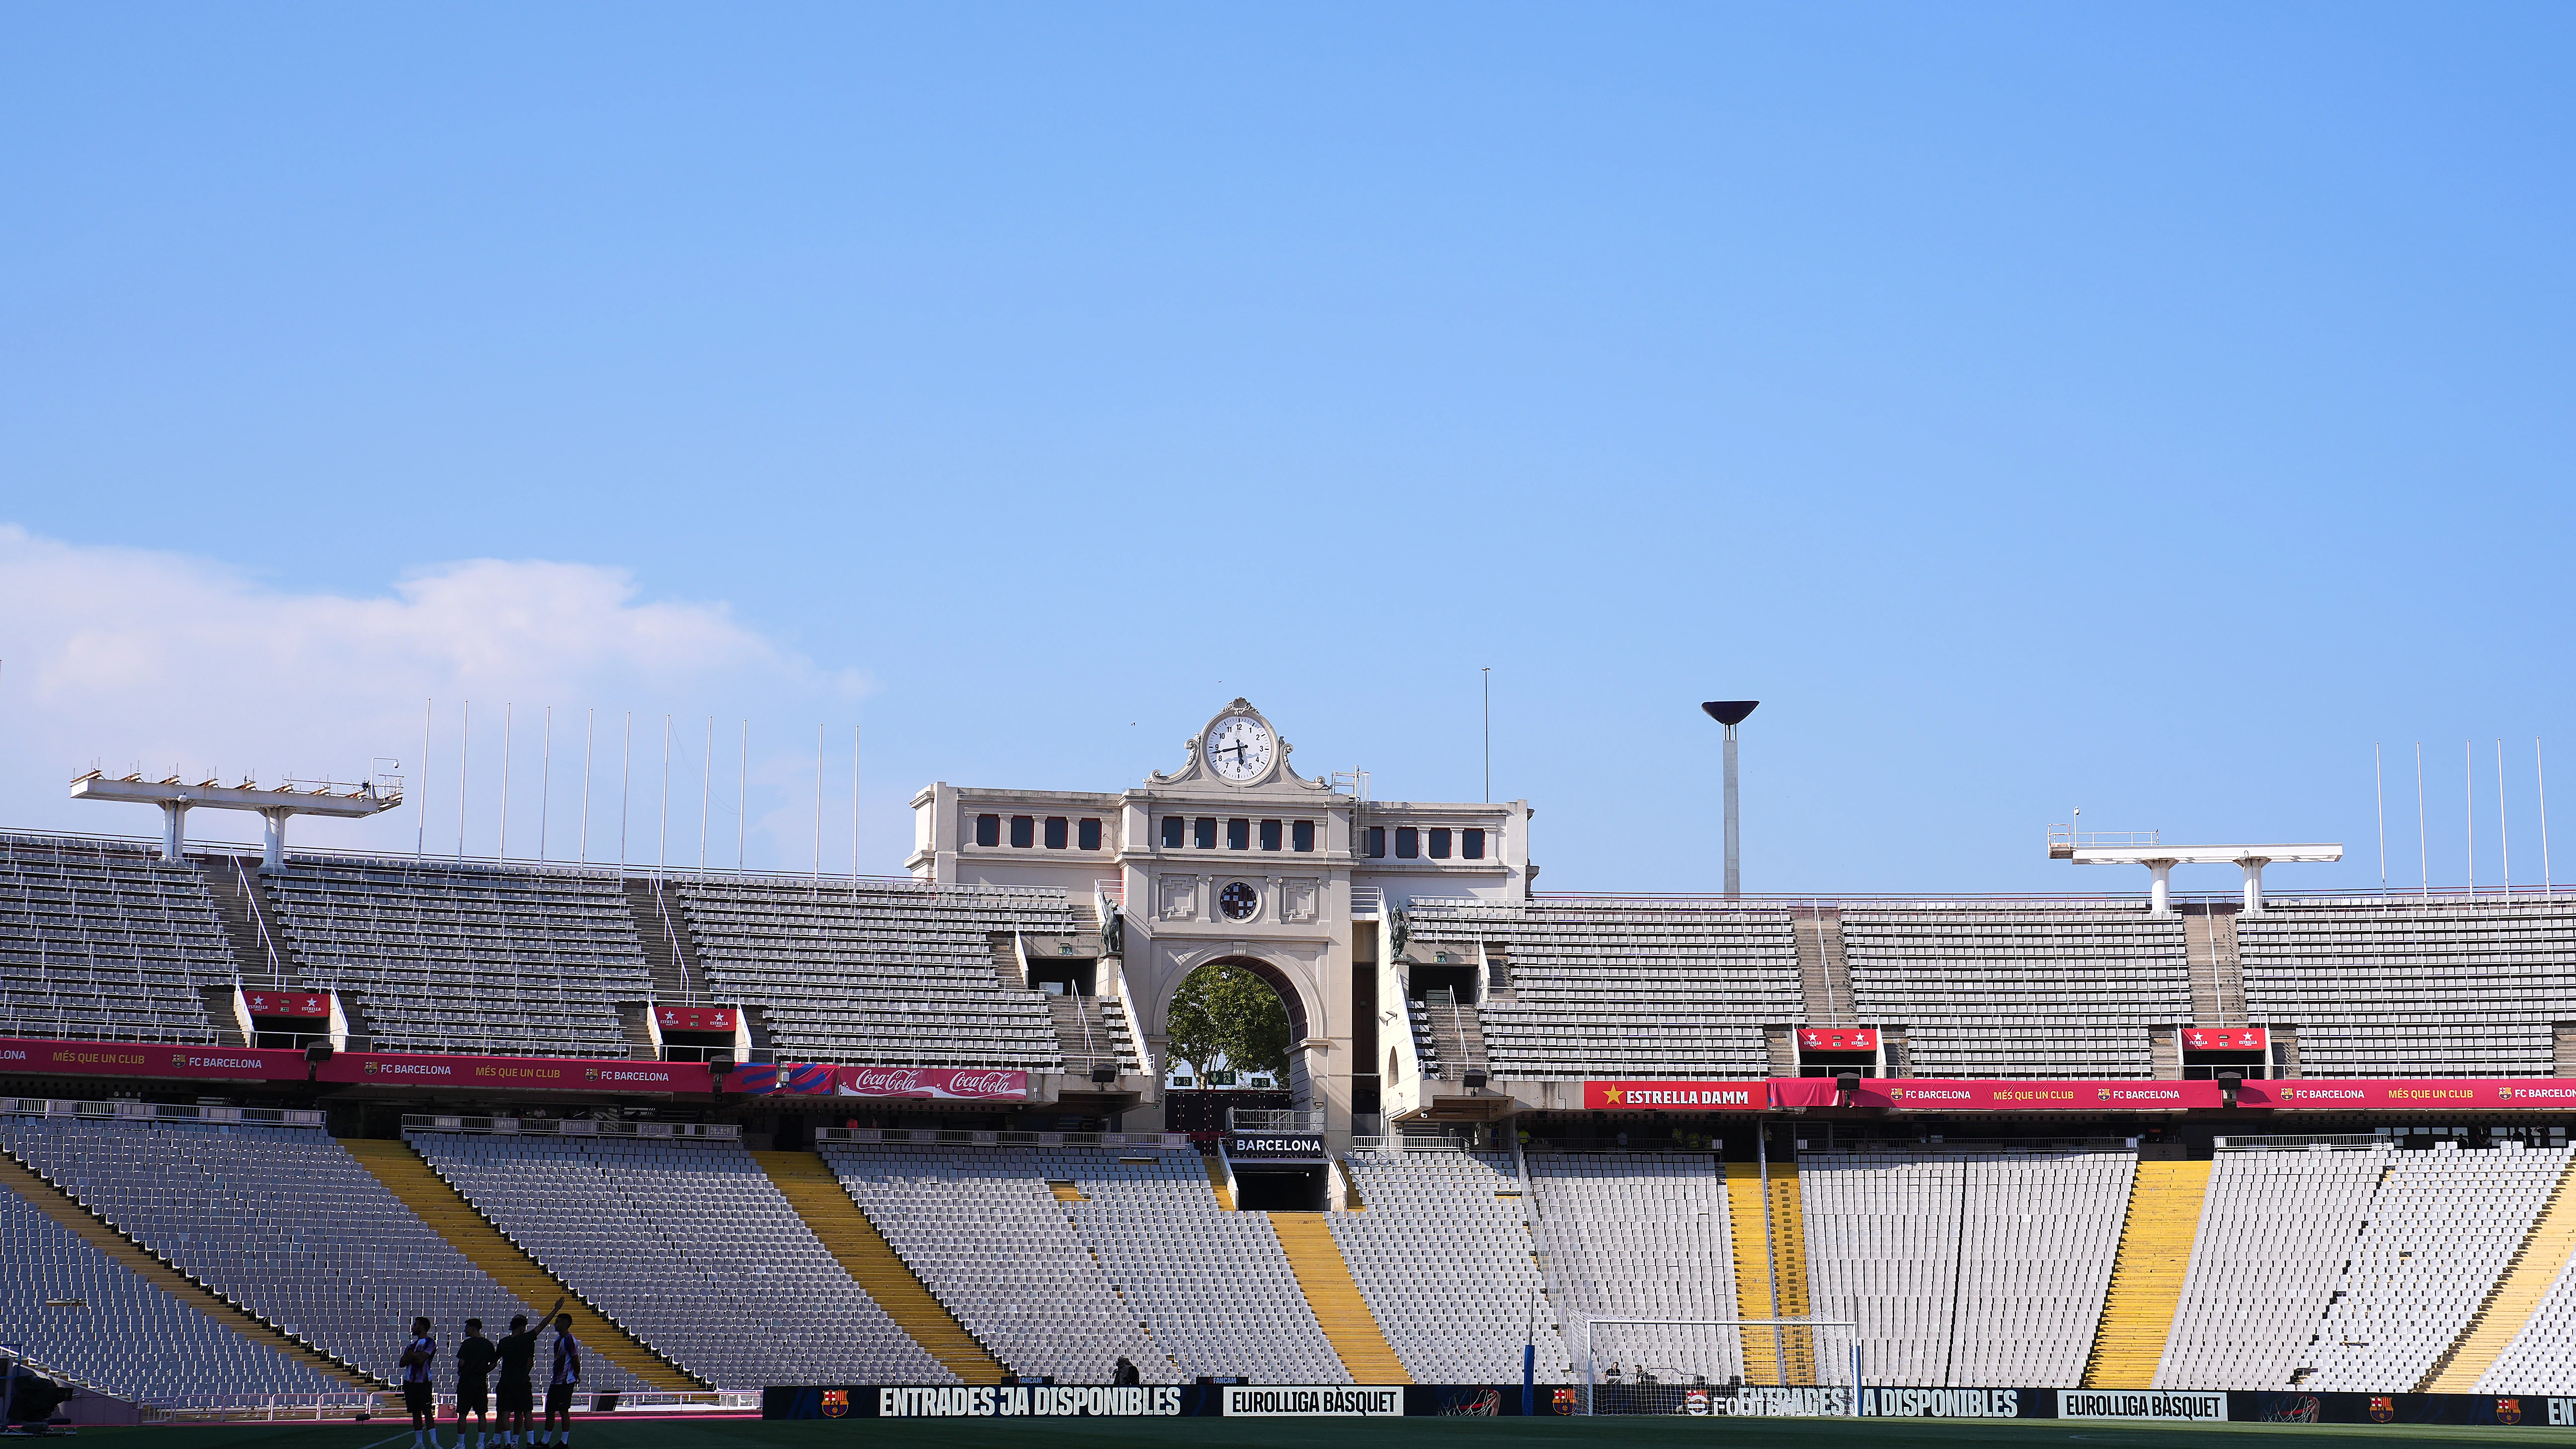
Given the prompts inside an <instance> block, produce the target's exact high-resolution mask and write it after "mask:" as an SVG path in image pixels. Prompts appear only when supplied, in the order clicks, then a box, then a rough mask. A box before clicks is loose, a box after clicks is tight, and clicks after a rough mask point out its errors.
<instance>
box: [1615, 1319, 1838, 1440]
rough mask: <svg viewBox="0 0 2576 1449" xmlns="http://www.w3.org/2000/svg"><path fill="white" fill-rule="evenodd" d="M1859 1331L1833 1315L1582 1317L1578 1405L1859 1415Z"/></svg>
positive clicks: (1630, 1410) (1623, 1410)
mask: <svg viewBox="0 0 2576 1449" xmlns="http://www.w3.org/2000/svg"><path fill="white" fill-rule="evenodd" d="M1856 1327H1857V1325H1855V1324H1853V1323H1852V1322H1850V1321H1848V1320H1844V1319H1829V1318H1593V1319H1586V1320H1585V1321H1584V1324H1583V1363H1582V1371H1583V1383H1582V1394H1583V1401H1582V1410H1581V1411H1582V1412H1583V1413H1586V1414H1719V1415H1735V1414H1741V1415H1760V1416H1766V1417H1779V1416H1792V1415H1795V1416H1834V1417H1839V1416H1845V1415H1857V1414H1858V1413H1859V1412H1860V1345H1859V1341H1858V1338H1857V1336H1856V1334H1855V1332H1854V1330H1855V1328H1856Z"/></svg>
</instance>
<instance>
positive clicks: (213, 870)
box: [188, 855, 295, 1026]
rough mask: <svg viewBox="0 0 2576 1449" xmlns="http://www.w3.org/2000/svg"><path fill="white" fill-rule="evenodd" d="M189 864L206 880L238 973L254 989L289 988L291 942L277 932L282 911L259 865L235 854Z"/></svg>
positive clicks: (206, 857)
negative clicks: (273, 900) (262, 879)
mask: <svg viewBox="0 0 2576 1449" xmlns="http://www.w3.org/2000/svg"><path fill="white" fill-rule="evenodd" d="M188 863H189V864H191V865H193V866H195V867H196V868H197V874H199V875H201V876H203V877H205V881H206V894H207V895H209V896H212V897H213V898H214V902H215V916H216V918H217V919H219V920H221V921H222V922H223V924H224V940H225V942H226V943H227V944H229V945H230V946H231V947H232V951H233V969H234V970H235V971H238V972H240V973H241V978H242V980H244V981H247V982H249V983H250V984H251V985H253V986H262V985H273V986H283V985H285V984H287V981H288V979H289V978H290V977H292V976H293V975H294V974H295V968H294V962H293V960H292V959H291V958H290V957H289V956H288V954H287V950H286V942H285V941H284V940H282V939H280V937H279V936H278V934H277V926H276V921H277V911H276V909H275V908H274V907H273V906H272V905H270V903H269V900H268V888H267V887H266V886H264V885H262V884H261V883H260V879H259V862H258V861H257V860H256V859H248V860H245V859H242V858H240V857H237V856H231V855H198V856H192V857H190V858H189V862H188ZM263 923H265V925H266V934H265V935H263V934H262V926H263ZM231 1020H232V1013H231V1012H230V1011H226V1012H225V1013H224V1015H223V1017H222V1020H221V1021H220V1022H219V1023H218V1025H219V1026H222V1025H228V1024H230V1022H231Z"/></svg>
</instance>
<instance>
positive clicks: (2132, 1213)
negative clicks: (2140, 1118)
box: [2084, 1160, 2210, 1389]
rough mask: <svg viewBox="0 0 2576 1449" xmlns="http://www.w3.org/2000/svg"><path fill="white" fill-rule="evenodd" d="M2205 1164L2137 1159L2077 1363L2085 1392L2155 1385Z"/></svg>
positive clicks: (2205, 1183) (2187, 1265) (2186, 1262)
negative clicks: (2089, 1342)
mask: <svg viewBox="0 0 2576 1449" xmlns="http://www.w3.org/2000/svg"><path fill="white" fill-rule="evenodd" d="M2209 1167H2210V1165H2209V1164H2208V1163H2207V1162H2174V1161H2143V1160H2142V1161H2140V1162H2139V1163H2138V1175H2137V1176H2136V1177H2135V1178H2134V1179H2132V1180H2131V1181H2130V1184H2129V1211H2128V1215H2127V1216H2126V1217H2125V1218H2123V1219H2122V1220H2121V1223H2120V1250H2119V1253H2118V1255H2117V1256H2116V1257H2114V1258H2113V1259H2112V1260H2111V1287H2110V1291H2109V1292H2108V1293H2107V1294H2105V1295H2104V1297H2103V1300H2102V1318H2101V1321H2100V1322H2099V1323H2098V1324H2096V1325H2095V1326H2094V1329H2093V1352H2092V1354H2091V1355H2090V1356H2089V1357H2088V1358H2086V1360H2085V1362H2084V1387H2086V1388H2088V1389H2145V1388H2152V1387H2154V1386H2155V1378H2156V1365H2157V1364H2159V1363H2161V1362H2163V1361H2164V1356H2165V1339H2166V1338H2167V1337H2168V1336H2170V1335H2171V1334H2172V1332H2173V1321H2174V1310H2175V1308H2176V1307H2177V1306H2179V1305H2180V1304H2181V1302H2182V1285H2183V1279H2184V1277H2185V1276H2186V1275H2187V1274H2189V1273H2190V1271H2191V1245H2192V1242H2193V1240H2194V1239H2195V1238H2197V1237H2198V1236H2199V1235H2200V1205H2201V1200H2202V1199H2203V1198H2205V1197H2207V1196H2208V1195H2209Z"/></svg>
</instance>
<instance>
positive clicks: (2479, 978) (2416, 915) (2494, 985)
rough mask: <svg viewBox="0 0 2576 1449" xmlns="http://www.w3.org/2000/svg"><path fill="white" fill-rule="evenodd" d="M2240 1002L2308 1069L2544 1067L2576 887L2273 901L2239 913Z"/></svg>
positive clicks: (2559, 1010)
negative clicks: (2294, 1047) (2489, 896)
mask: <svg viewBox="0 0 2576 1449" xmlns="http://www.w3.org/2000/svg"><path fill="white" fill-rule="evenodd" d="M2236 933H2237V944H2238V951H2239V953H2240V955H2241V958H2242V961H2243V969H2244V973H2245V1007H2246V1012H2247V1014H2248V1015H2249V1016H2250V1017H2251V1018H2252V1019H2253V1020H2255V1021H2258V1022H2264V1021H2278V1022H2292V1023H2296V1024H2297V1026H2298V1045H2299V1063H2300V1071H2301V1073H2302V1074H2303V1075H2306V1076H2311V1077H2343V1076H2349V1077H2450V1076H2460V1077H2526V1076H2530V1077H2545V1076H2551V1075H2553V1074H2555V1073H2556V1071H2557V1064H2556V1056H2555V1053H2554V1051H2553V1045H2554V1040H2555V1038H2554V1034H2553V1031H2552V1024H2553V1023H2554V1022H2557V1021H2560V1020H2563V1019H2566V1018H2567V1017H2568V1015H2569V1009H2568V1001H2569V999H2570V996H2571V994H2576V899H2561V900H2548V899H2541V900H2534V899H2530V898H2527V897H2526V898H2522V899H2518V900H2515V901H2511V902H2506V901H2499V900H2486V901H2470V900H2456V899H2439V898H2437V899H2435V900H2433V901H2431V902H2429V903H2428V902H2422V901H2403V900H2388V901H2371V902H2334V901H2306V900H2290V901H2273V902H2270V903H2268V904H2267V906H2266V908H2265V910H2264V912H2263V913H2262V914H2261V915H2258V916H2243V917H2240V918H2238V920H2237V923H2236Z"/></svg>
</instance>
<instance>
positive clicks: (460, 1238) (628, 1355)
mask: <svg viewBox="0 0 2576 1449" xmlns="http://www.w3.org/2000/svg"><path fill="white" fill-rule="evenodd" d="M340 1147H341V1149H342V1150H344V1151H346V1152H347V1153H348V1154H349V1155H350V1156H351V1157H354V1158H356V1159H358V1163H359V1165H360V1166H362V1167H364V1168H366V1169H367V1171H369V1172H371V1173H373V1174H375V1178H376V1180H377V1181H378V1182H381V1183H383V1184H384V1185H385V1188H386V1190H387V1191H389V1192H391V1193H392V1194H393V1195H394V1196H395V1197H396V1198H399V1199H401V1201H402V1205H403V1206H405V1207H407V1208H409V1209H411V1211H412V1215H413V1216H415V1217H417V1218H419V1219H420V1220H421V1221H422V1222H425V1223H427V1224H429V1226H430V1228H431V1230H432V1231H434V1232H436V1233H437V1234H438V1235H439V1236H440V1237H442V1238H445V1239H446V1240H447V1242H448V1245H449V1246H450V1247H452V1248H454V1249H456V1251H458V1252H460V1253H462V1254H464V1255H465V1257H466V1259H467V1261H469V1262H471V1263H473V1265H474V1266H475V1267H477V1268H480V1269H482V1270H483V1271H484V1272H486V1273H489V1274H491V1275H492V1281H494V1282H496V1283H498V1284H500V1285H501V1286H502V1287H503V1288H505V1289H508V1290H509V1291H510V1293H511V1294H512V1296H514V1297H516V1298H517V1299H518V1300H519V1301H520V1302H522V1303H525V1304H527V1305H528V1307H529V1308H530V1309H532V1310H534V1311H535V1312H537V1313H543V1312H545V1311H546V1305H547V1304H549V1303H552V1302H554V1301H555V1300H556V1299H558V1298H560V1299H562V1300H564V1306H563V1311H564V1312H566V1313H569V1314H571V1315H572V1331H573V1336H574V1337H575V1338H576V1339H578V1340H580V1342H581V1345H582V1347H583V1348H585V1349H588V1350H589V1351H591V1352H593V1353H596V1354H598V1355H599V1356H600V1357H601V1358H604V1359H606V1360H608V1361H609V1362H610V1363H613V1364H615V1365H617V1366H618V1367H619V1368H622V1369H624V1370H626V1371H627V1372H628V1373H631V1374H633V1375H635V1376H636V1377H637V1378H639V1379H642V1380H643V1381H644V1382H645V1383H647V1384H650V1385H651V1386H653V1387H654V1388H657V1389H703V1388H708V1387H710V1385H708V1384H705V1383H701V1382H700V1381H698V1380H697V1379H696V1378H694V1377H691V1376H690V1374H689V1373H688V1372H687V1371H686V1370H684V1369H682V1368H681V1367H680V1366H679V1365H677V1364H675V1363H673V1362H671V1361H670V1360H669V1359H667V1358H664V1357H663V1356H662V1355H660V1354H658V1353H656V1352H654V1351H653V1350H652V1349H651V1348H650V1347H648V1346H647V1345H645V1344H644V1343H643V1342H642V1341H640V1340H638V1339H636V1338H635V1337H634V1336H632V1335H630V1334H629V1333H627V1331H626V1330H625V1329H623V1328H620V1327H618V1326H617V1324H616V1322H615V1321H614V1320H612V1319H610V1318H609V1317H608V1316H607V1315H606V1314H604V1313H601V1312H600V1311H599V1310H598V1309H596V1308H594V1307H592V1306H591V1305H590V1304H589V1303H588V1302H587V1301H585V1300H584V1299H583V1298H582V1297H581V1295H580V1294H577V1293H575V1292H573V1291H572V1289H571V1288H570V1287H568V1286H566V1284H565V1283H564V1281H563V1280H562V1279H560V1278H557V1277H556V1276H555V1275H554V1274H553V1273H551V1272H549V1271H548V1270H547V1269H546V1267H545V1265H544V1264H542V1263H539V1262H538V1261H537V1260H536V1259H534V1258H531V1257H529V1256H528V1254H527V1251H526V1250H525V1249H523V1248H521V1247H520V1246H519V1245H518V1244H516V1243H514V1242H512V1241H510V1240H509V1239H508V1238H507V1237H505V1236H503V1235H502V1233H501V1230H500V1229H499V1228H497V1227H494V1226H493V1225H492V1223H491V1221H490V1220H489V1219H487V1218H485V1217H484V1216H483V1214H482V1213H481V1212H480V1211H478V1210H477V1209H476V1208H475V1206H474V1204H472V1203H470V1202H468V1201H466V1200H465V1197H464V1196H463V1195H462V1194H460V1193H459V1192H457V1190H456V1189H455V1188H454V1187H452V1186H450V1185H449V1184H448V1181H447V1179H446V1178H443V1177H441V1176H439V1175H438V1174H437V1172H435V1171H433V1170H432V1169H431V1167H430V1165H429V1164H428V1163H427V1162H425V1161H423V1160H422V1159H421V1155H420V1154H419V1153H417V1152H414V1151H413V1150H412V1147H411V1144H410V1143H408V1142H395V1141H389V1140H385V1139H381V1138H371V1137H344V1138H341V1139H340Z"/></svg>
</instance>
